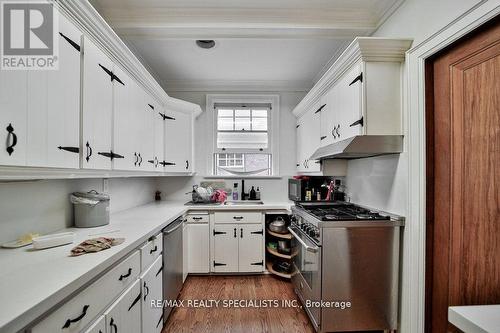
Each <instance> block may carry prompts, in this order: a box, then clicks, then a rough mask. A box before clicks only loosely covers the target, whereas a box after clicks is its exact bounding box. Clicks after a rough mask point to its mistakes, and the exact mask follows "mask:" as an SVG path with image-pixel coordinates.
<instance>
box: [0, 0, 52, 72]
mask: <svg viewBox="0 0 500 333" xmlns="http://www.w3.org/2000/svg"><path fill="white" fill-rule="evenodd" d="M1 9H2V10H1V18H2V19H1V21H2V24H1V28H2V32H1V36H2V40H1V45H2V53H1V69H4V70H50V69H57V67H58V66H57V65H58V62H57V52H56V51H58V39H57V35H56V32H57V28H58V27H57V22H58V20H57V17H56V15H57V12H56V11H55V10H54V7H53V5H52V3H49V2H47V1H27V2H26V1H2V2H1Z"/></svg>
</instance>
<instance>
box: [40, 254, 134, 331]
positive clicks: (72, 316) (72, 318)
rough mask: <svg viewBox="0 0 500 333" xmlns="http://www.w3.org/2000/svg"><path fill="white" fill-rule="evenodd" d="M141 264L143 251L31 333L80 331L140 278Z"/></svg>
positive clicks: (55, 312)
mask: <svg viewBox="0 0 500 333" xmlns="http://www.w3.org/2000/svg"><path fill="white" fill-rule="evenodd" d="M140 267H141V260H140V256H139V251H135V252H134V253H133V254H132V255H130V256H129V257H128V258H127V259H125V260H123V261H122V262H121V263H119V264H118V265H116V266H115V267H113V268H112V269H111V270H110V271H109V272H107V273H105V274H104V275H103V276H102V277H101V278H99V279H98V280H97V281H96V282H94V283H92V284H91V285H90V286H88V287H87V288H85V289H84V290H83V291H81V292H80V293H79V294H77V295H76V296H75V297H73V298H72V299H71V300H69V301H68V302H66V303H64V304H63V305H61V306H60V307H59V308H58V309H57V310H55V311H54V312H52V313H51V314H50V315H49V316H47V317H46V318H45V319H44V320H42V321H41V322H39V323H38V324H37V325H36V326H34V327H33V328H32V330H31V332H32V333H47V332H50V333H56V332H63V333H68V332H80V331H81V330H82V329H83V328H85V327H86V326H87V325H88V324H89V323H90V322H91V321H92V320H94V318H95V317H96V316H97V315H98V314H99V313H101V312H102V311H103V310H104V309H105V307H106V306H107V305H108V304H110V303H111V302H112V301H113V300H114V299H115V298H116V297H117V296H118V295H119V294H120V293H121V292H122V291H123V290H124V289H125V288H126V287H127V286H128V285H130V284H131V283H132V282H133V281H135V280H136V279H137V277H138V276H139V273H140Z"/></svg>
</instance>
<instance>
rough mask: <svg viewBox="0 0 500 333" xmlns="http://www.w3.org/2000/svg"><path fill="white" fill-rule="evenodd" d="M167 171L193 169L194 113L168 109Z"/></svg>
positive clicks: (166, 129)
mask: <svg viewBox="0 0 500 333" xmlns="http://www.w3.org/2000/svg"><path fill="white" fill-rule="evenodd" d="M165 114H166V116H167V117H168V118H166V121H165V156H164V158H165V162H166V163H165V171H166V172H191V171H192V149H193V147H192V137H191V136H192V115H190V114H187V113H183V112H177V111H166V112H165Z"/></svg>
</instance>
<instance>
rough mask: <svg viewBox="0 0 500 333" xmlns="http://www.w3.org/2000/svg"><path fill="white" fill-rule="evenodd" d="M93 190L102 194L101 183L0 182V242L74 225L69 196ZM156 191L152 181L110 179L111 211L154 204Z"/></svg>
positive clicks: (67, 181)
mask: <svg viewBox="0 0 500 333" xmlns="http://www.w3.org/2000/svg"><path fill="white" fill-rule="evenodd" d="M92 189H95V190H98V191H101V190H102V180H101V179H78V180H41V181H29V182H15V183H1V182H0V212H1V214H0V243H3V242H7V241H11V240H15V239H17V238H18V237H19V236H21V235H23V234H25V233H29V232H38V233H41V234H46V233H51V232H54V231H57V230H59V229H62V228H65V227H67V226H71V225H72V223H73V209H72V205H71V204H70V202H69V194H70V193H72V192H75V191H89V190H92ZM155 190H156V181H155V179H153V178H125V179H110V181H109V194H110V197H111V201H110V209H111V212H117V211H120V210H124V209H127V208H131V207H135V206H138V205H142V204H145V203H148V202H150V201H153V200H154V192H155Z"/></svg>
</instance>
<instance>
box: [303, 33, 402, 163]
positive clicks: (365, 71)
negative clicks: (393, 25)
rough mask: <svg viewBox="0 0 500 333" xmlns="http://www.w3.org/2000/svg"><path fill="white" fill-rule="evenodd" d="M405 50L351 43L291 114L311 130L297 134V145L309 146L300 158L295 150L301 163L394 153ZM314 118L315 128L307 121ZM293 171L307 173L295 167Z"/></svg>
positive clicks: (370, 41) (380, 41) (391, 43)
mask: <svg viewBox="0 0 500 333" xmlns="http://www.w3.org/2000/svg"><path fill="white" fill-rule="evenodd" d="M410 45H411V40H407V39H386V38H371V37H358V38H356V39H354V41H353V42H352V43H351V44H350V45H349V46H348V47H347V49H346V50H345V51H344V52H343V54H342V55H341V56H340V57H339V58H338V59H337V60H336V61H335V63H334V64H333V65H332V66H331V67H330V69H329V70H328V71H327V72H326V74H325V75H324V76H323V77H322V78H321V79H320V80H319V81H318V82H317V83H316V85H315V86H314V87H313V88H312V89H311V91H310V92H309V93H308V94H307V95H306V96H305V97H304V99H303V100H302V101H301V102H300V103H299V104H298V105H297V107H296V108H295V110H294V111H293V112H294V114H295V115H296V116H297V117H298V118H299V119H298V124H300V126H302V127H304V128H311V129H310V130H309V132H310V133H311V134H310V135H304V134H303V133H301V132H300V131H299V130H298V132H297V137H299V138H301V137H304V139H303V140H305V143H303V144H302V145H306V146H307V144H308V143H307V142H311V144H314V145H315V147H313V148H312V149H310V148H309V149H307V150H306V151H305V152H304V148H303V147H302V146H301V145H300V144H298V148H297V149H298V150H297V154H298V155H301V154H302V155H304V156H302V158H303V159H305V160H307V159H324V158H335V157H338V158H357V157H367V156H375V155H380V154H384V153H395V152H398V149H399V148H400V147H402V135H403V130H402V110H401V105H402V100H401V96H402V86H401V82H402V80H401V69H402V62H403V61H404V56H405V52H406V50H408V48H409V47H410ZM314 112H318V113H320V116H319V122H318V120H317V119H316V118H313V117H311V114H313V113H314ZM302 132H305V131H304V130H302ZM314 136H315V137H314ZM368 136H370V137H369V138H368ZM313 137H314V138H313ZM370 140H371V141H372V144H371V145H367V142H368V141H370ZM388 142H389V143H391V144H387V143H388ZM394 142H395V143H396V144H392V143H394ZM379 143H385V146H384V145H379ZM299 146H301V147H300V148H299ZM379 146H380V148H378V147H379ZM301 149H302V150H301ZM377 149H378V150H377ZM298 171H300V172H307V170H302V169H300V166H299V169H298Z"/></svg>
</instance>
